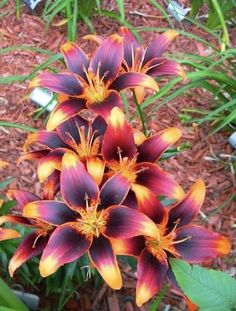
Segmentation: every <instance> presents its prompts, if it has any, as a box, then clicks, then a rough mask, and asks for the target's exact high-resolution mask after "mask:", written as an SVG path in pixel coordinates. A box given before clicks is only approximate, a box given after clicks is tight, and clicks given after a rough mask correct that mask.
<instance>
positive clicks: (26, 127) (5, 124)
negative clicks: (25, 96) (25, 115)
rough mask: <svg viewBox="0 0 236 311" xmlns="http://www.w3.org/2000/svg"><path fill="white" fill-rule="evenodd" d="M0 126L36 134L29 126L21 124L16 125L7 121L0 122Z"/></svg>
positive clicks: (35, 130)
mask: <svg viewBox="0 0 236 311" xmlns="http://www.w3.org/2000/svg"><path fill="white" fill-rule="evenodd" d="M0 126H6V127H13V128H17V129H21V130H24V131H27V132H32V133H34V132H37V129H35V128H33V127H30V126H26V125H23V124H17V123H14V122H7V121H0Z"/></svg>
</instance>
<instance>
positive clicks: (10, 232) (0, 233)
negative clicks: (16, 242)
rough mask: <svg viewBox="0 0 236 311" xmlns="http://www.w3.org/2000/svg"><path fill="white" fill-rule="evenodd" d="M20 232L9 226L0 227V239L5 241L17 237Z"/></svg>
mask: <svg viewBox="0 0 236 311" xmlns="http://www.w3.org/2000/svg"><path fill="white" fill-rule="evenodd" d="M19 237H20V233H19V232H18V231H16V230H14V229H10V228H0V241H6V240H10V239H15V238H19Z"/></svg>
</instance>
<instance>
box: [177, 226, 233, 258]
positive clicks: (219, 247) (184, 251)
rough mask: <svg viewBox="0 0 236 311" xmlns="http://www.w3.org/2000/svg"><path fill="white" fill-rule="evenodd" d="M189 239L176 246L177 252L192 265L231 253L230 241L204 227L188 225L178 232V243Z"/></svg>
mask: <svg viewBox="0 0 236 311" xmlns="http://www.w3.org/2000/svg"><path fill="white" fill-rule="evenodd" d="M182 239H187V240H186V241H184V242H182V243H178V244H175V245H174V246H175V248H176V250H177V252H178V253H179V254H180V255H181V256H182V257H183V259H184V260H187V261H188V262H190V263H200V262H203V261H205V260H208V259H213V258H216V257H218V256H223V255H227V254H228V253H229V252H230V249H231V247H230V242H229V239H228V238H226V237H224V236H222V235H220V234H218V233H216V232H211V231H209V230H207V229H205V228H204V227H201V226H196V225H186V226H183V227H180V228H178V229H177V230H176V238H175V240H176V241H179V240H182Z"/></svg>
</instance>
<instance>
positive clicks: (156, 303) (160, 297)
mask: <svg viewBox="0 0 236 311" xmlns="http://www.w3.org/2000/svg"><path fill="white" fill-rule="evenodd" d="M168 289H169V288H168V285H167V284H165V285H164V286H163V287H162V288H161V290H160V291H159V292H158V294H157V296H156V298H155V299H154V300H153V302H152V303H151V305H150V306H149V308H148V311H156V310H158V309H159V307H160V304H161V302H162V300H163V299H164V298H165V296H166V294H167V292H168Z"/></svg>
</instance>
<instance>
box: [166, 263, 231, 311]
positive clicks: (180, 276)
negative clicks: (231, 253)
mask: <svg viewBox="0 0 236 311" xmlns="http://www.w3.org/2000/svg"><path fill="white" fill-rule="evenodd" d="M170 265H171V268H172V270H173V272H174V275H175V277H176V280H177V282H178V284H179V286H180V287H181V289H182V290H183V292H184V294H185V295H186V296H188V298H189V299H190V300H192V301H193V303H195V304H197V305H198V306H199V308H200V310H203V311H230V310H234V308H235V307H236V281H235V280H234V279H233V278H231V277H230V276H229V275H228V274H226V273H224V272H221V271H216V270H213V269H206V268H203V267H200V266H197V265H193V266H190V265H189V264H188V263H187V262H185V261H184V260H179V259H171V260H170Z"/></svg>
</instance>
